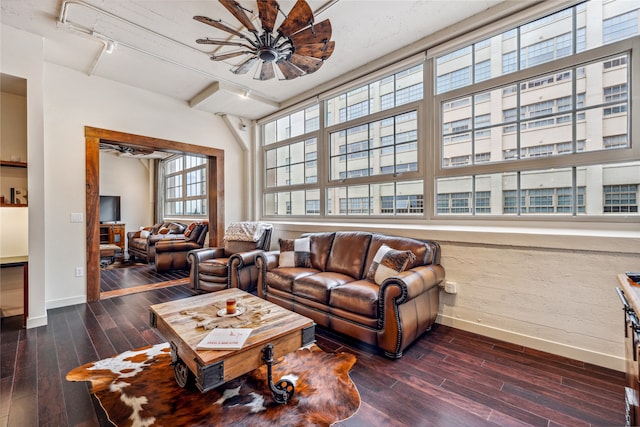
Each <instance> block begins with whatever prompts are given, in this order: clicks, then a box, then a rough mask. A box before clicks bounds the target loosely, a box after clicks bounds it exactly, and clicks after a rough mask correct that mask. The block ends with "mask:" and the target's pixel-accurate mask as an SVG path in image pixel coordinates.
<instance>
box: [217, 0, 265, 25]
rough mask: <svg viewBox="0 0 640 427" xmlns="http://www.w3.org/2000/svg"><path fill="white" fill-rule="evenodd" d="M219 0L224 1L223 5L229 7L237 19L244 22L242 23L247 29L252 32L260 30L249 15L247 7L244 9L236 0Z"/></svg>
mask: <svg viewBox="0 0 640 427" xmlns="http://www.w3.org/2000/svg"><path fill="white" fill-rule="evenodd" d="M218 1H219V2H220V3H222V5H223V6H224V7H225V8H227V10H228V11H229V12H231V14H232V15H233V16H235V17H236V19H237V20H238V21H240V23H242V25H244V26H245V27H246V28H247V30H249V31H251V32H252V33H257V32H258V30H256V27H254V26H253V23H252V22H251V19H249V17H248V16H247V14H246V12H245V9H243V8H242V6H240V3H238V2H237V1H235V0H218Z"/></svg>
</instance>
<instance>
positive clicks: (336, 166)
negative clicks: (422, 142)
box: [329, 111, 418, 180]
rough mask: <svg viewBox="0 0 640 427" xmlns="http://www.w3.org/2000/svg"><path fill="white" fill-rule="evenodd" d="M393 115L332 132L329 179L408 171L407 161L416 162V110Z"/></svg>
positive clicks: (409, 162)
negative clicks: (364, 124) (363, 124)
mask: <svg viewBox="0 0 640 427" xmlns="http://www.w3.org/2000/svg"><path fill="white" fill-rule="evenodd" d="M390 119H392V121H389V120H388V119H384V120H380V121H375V122H371V123H369V124H368V125H367V126H357V127H356V128H348V129H345V130H340V131H337V132H332V133H331V134H330V135H329V141H330V147H331V148H330V152H329V164H330V169H329V170H330V172H329V179H330V180H343V179H345V178H355V177H361V176H374V175H382V174H397V173H400V172H405V171H407V167H406V166H405V165H407V164H412V165H417V163H418V145H417V140H418V131H417V126H418V124H417V113H416V111H412V112H409V113H403V114H400V115H398V116H395V117H391V118H390ZM354 129H357V131H353V130H354Z"/></svg>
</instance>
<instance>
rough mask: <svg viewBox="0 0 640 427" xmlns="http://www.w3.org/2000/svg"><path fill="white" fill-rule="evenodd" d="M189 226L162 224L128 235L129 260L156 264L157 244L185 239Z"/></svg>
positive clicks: (174, 223)
mask: <svg viewBox="0 0 640 427" xmlns="http://www.w3.org/2000/svg"><path fill="white" fill-rule="evenodd" d="M186 228H187V226H186V225H185V224H181V223H179V222H160V223H158V224H156V225H154V226H153V227H144V228H142V229H140V230H138V231H129V232H128V233H127V247H128V249H127V251H128V253H129V259H130V260H133V259H135V258H138V259H141V260H143V261H144V262H147V263H149V262H155V259H156V243H158V242H159V241H161V240H167V239H184V230H186Z"/></svg>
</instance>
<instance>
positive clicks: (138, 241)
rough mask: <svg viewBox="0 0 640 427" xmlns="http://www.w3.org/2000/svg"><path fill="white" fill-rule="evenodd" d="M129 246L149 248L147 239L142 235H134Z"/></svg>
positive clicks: (144, 249)
mask: <svg viewBox="0 0 640 427" xmlns="http://www.w3.org/2000/svg"><path fill="white" fill-rule="evenodd" d="M129 248H138V249H142V250H143V251H146V250H147V239H146V238H142V237H134V238H133V239H130V240H129Z"/></svg>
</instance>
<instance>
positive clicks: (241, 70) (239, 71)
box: [231, 56, 258, 74]
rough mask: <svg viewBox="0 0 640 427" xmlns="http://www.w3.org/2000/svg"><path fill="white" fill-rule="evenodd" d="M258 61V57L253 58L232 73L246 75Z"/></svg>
mask: <svg viewBox="0 0 640 427" xmlns="http://www.w3.org/2000/svg"><path fill="white" fill-rule="evenodd" d="M257 60H258V57H257V56H252V57H250V58H249V59H247V60H245V61H244V62H243V63H242V64H240V65H238V66H237V67H234V68H232V69H231V72H232V73H233V74H246V73H247V71H249V70H250V69H251V67H252V66H253V64H255V63H256V61H257Z"/></svg>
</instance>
